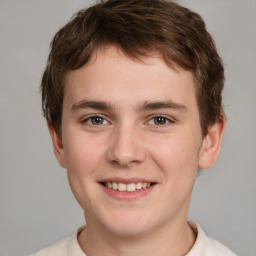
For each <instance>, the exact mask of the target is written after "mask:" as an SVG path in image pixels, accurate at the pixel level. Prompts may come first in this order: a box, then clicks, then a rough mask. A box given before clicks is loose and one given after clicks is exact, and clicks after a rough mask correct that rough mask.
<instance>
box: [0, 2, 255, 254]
mask: <svg viewBox="0 0 256 256" xmlns="http://www.w3.org/2000/svg"><path fill="white" fill-rule="evenodd" d="M88 2H89V1H85V0H84V1H82V0H73V1H70V0H55V1H52V0H44V1H43V0H41V1H39V0H37V1H36V0H6V1H5V0H0V32H1V33H0V54H1V55H0V82H1V83H0V116H1V119H0V163H1V171H0V207H1V208H0V255H1V256H9V255H11V256H18V255H19V256H20V255H26V254H28V253H30V252H33V251H35V250H38V249H39V248H42V247H45V246H47V245H49V244H50V243H52V242H54V241H57V240H59V239H60V238H63V237H66V236H68V235H71V234H72V233H73V232H74V230H75V229H76V228H77V227H78V226H80V225H82V224H83V212H82V210H81V209H80V206H79V205H78V204H77V203H76V201H75V199H74V198H73V196H72V194H71V191H70V189H69V185H68V182H67V179H66V171H65V170H63V169H61V168H60V167H59V166H58V164H57V161H56V160H55V157H54V155H53V150H52V146H51V142H50V136H49V134H48V131H47V128H46V124H45V121H44V119H43V117H42V116H41V109H40V107H41V106H40V104H41V102H40V94H39V93H38V91H39V89H38V88H39V87H38V86H39V83H40V79H41V75H42V72H43V69H44V66H45V64H46V58H47V55H48V52H49V43H50V41H51V39H52V37H53V35H54V33H55V32H56V31H57V29H59V28H60V26H62V25H64V24H65V22H67V20H68V19H69V18H70V17H71V15H72V14H74V12H76V11H77V10H79V9H80V8H82V7H85V6H87V5H88ZM91 2H92V1H91ZM178 2H180V3H182V4H184V5H185V6H187V7H190V8H191V9H193V10H195V11H197V12H199V13H200V14H201V15H202V16H203V18H204V19H205V21H206V23H207V26H208V29H209V31H210V32H211V33H212V35H213V37H214V38H215V40H216V44H217V47H218V49H219V52H220V55H221V56H222V57H223V59H224V63H225V67H226V88H225V91H224V103H225V105H226V107H225V109H226V113H227V116H228V123H227V129H226V134H225V138H224V142H223V147H222V153H221V156H220V158H219V160H218V162H217V164H216V165H215V166H214V167H213V168H211V169H209V170H206V171H204V174H202V175H201V176H200V177H199V178H198V179H197V181H196V184H195V190H194V193H193V198H192V203H191V209H190V214H189V217H190V219H193V220H195V221H198V222H199V223H200V224H201V225H202V227H203V228H204V229H205V231H206V232H207V233H208V234H209V235H210V236H213V237H215V238H217V239H218V240H220V241H222V242H223V243H225V244H226V245H227V246H228V247H230V248H231V249H232V250H234V251H235V252H236V253H237V254H238V255H245V256H253V255H254V256H255V255H256V221H255V217H256V199H255V198H256V167H255V159H256V146H255V145H256V117H255V110H256V96H255V95H256V85H255V80H256V79H255V73H256V50H255V47H256V33H255V31H256V29H255V25H256V1H255V0H245V1H243V0H182V1H178Z"/></svg>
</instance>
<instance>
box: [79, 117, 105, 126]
mask: <svg viewBox="0 0 256 256" xmlns="http://www.w3.org/2000/svg"><path fill="white" fill-rule="evenodd" d="M82 122H83V123H87V124H89V125H105V124H108V121H107V120H106V119H105V118H104V117H102V116H99V115H94V116H90V117H88V118H86V119H84V120H83V121H82Z"/></svg>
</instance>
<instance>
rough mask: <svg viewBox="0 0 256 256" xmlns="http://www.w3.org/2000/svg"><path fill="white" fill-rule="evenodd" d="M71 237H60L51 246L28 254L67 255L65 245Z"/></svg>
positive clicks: (42, 255)
mask: <svg viewBox="0 0 256 256" xmlns="http://www.w3.org/2000/svg"><path fill="white" fill-rule="evenodd" d="M70 239H71V237H68V238H65V239H62V240H60V241H58V242H56V243H54V244H52V245H51V246H49V247H47V248H44V249H42V250H40V251H38V252H36V253H33V254H30V255H29V256H58V255H61V256H68V253H67V245H68V243H69V241H70Z"/></svg>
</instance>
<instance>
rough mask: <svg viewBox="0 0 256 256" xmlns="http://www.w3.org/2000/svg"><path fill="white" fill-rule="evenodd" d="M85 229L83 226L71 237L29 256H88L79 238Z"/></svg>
mask: <svg viewBox="0 0 256 256" xmlns="http://www.w3.org/2000/svg"><path fill="white" fill-rule="evenodd" d="M84 228H85V226H82V227H81V228H79V229H78V230H77V231H76V232H75V233H74V234H73V236H71V237H67V238H65V239H62V240H60V241H59V242H56V243H54V244H52V245H51V246H49V247H47V248H44V249H42V250H40V251H38V252H36V253H33V254H30V255H28V256H86V255H85V254H84V252H83V251H82V249H81V248H80V246H79V243H78V240H77V236H78V234H79V233H80V232H81V231H82V230H83V229H84Z"/></svg>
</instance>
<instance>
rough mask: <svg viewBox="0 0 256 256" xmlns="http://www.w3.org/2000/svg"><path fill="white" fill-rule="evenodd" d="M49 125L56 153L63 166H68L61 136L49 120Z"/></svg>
mask: <svg viewBox="0 0 256 256" xmlns="http://www.w3.org/2000/svg"><path fill="white" fill-rule="evenodd" d="M47 125H48V129H49V132H50V135H51V138H52V144H53V150H54V154H55V156H56V158H57V160H58V162H59V164H60V165H61V166H62V167H63V168H66V162H65V153H64V149H63V145H62V141H61V138H60V136H59V134H58V133H57V132H56V130H55V129H54V127H53V126H52V124H51V123H50V122H49V121H48V122H47Z"/></svg>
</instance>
